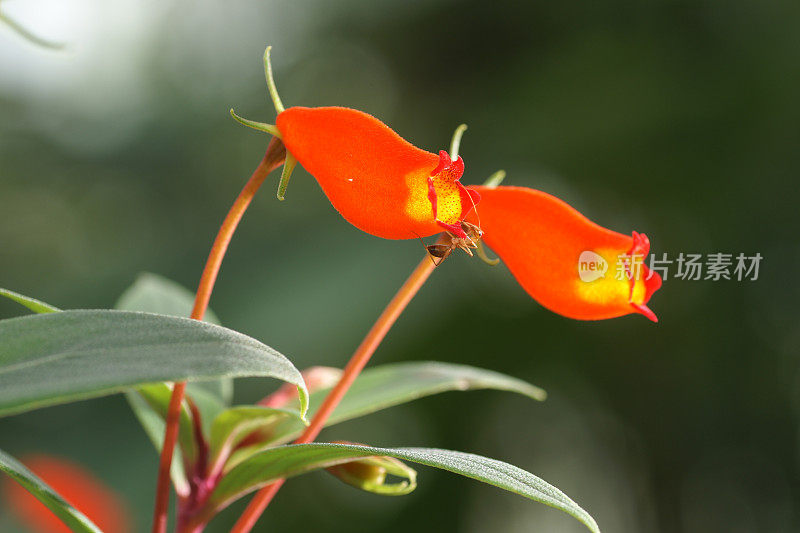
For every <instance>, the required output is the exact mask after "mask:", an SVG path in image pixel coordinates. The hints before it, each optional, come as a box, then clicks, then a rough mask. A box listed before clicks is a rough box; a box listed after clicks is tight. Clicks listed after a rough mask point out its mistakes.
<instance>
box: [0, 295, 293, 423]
mask: <svg viewBox="0 0 800 533" xmlns="http://www.w3.org/2000/svg"><path fill="white" fill-rule="evenodd" d="M0 339H3V342H2V343H0V415H6V414H11V413H17V412H22V411H27V410H30V409H35V408H38V407H44V406H47V405H54V404H59V403H66V402H71V401H75V400H80V399H85V398H92V397H97V396H102V395H106V394H113V393H116V392H121V391H123V390H125V389H126V388H129V387H131V386H135V385H142V384H146V383H155V382H160V381H184V380H198V381H202V380H209V379H215V378H220V377H236V376H242V377H244V376H266V377H274V378H278V379H281V380H283V381H286V382H289V383H293V384H294V385H296V386H297V387H298V391H299V394H300V398H301V402H302V409H301V411H302V412H303V413H305V410H306V406H307V396H308V393H307V390H306V387H305V383H304V382H303V378H302V377H301V376H300V372H298V370H297V369H296V368H295V367H294V365H292V363H291V362H290V361H289V360H288V359H286V358H285V357H284V356H283V355H281V354H279V353H278V352H276V351H275V350H273V349H272V348H270V347H268V346H265V345H264V344H262V343H260V342H258V341H257V340H255V339H252V338H250V337H248V336H246V335H243V334H241V333H237V332H235V331H232V330H230V329H226V328H223V327H220V326H215V325H212V324H206V323H204V322H199V321H197V320H189V319H183V318H175V317H169V316H164V315H156V314H150V313H132V312H125V311H110V310H102V311H62V312H60V313H50V314H45V315H34V316H25V317H19V318H11V319H8V320H2V321H0Z"/></svg>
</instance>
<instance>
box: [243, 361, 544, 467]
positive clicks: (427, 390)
mask: <svg viewBox="0 0 800 533" xmlns="http://www.w3.org/2000/svg"><path fill="white" fill-rule="evenodd" d="M477 389H495V390H503V391H510V392H516V393H519V394H522V395H524V396H528V397H529V398H533V399H534V400H544V399H545V398H546V397H547V393H546V392H545V391H543V390H542V389H540V388H539V387H536V386H534V385H531V384H530V383H527V382H525V381H522V380H521V379H517V378H513V377H511V376H507V375H505V374H500V373H498V372H493V371H491V370H484V369H482V368H476V367H472V366H467V365H456V364H450V363H437V362H430V361H423V362H409V363H396V364H390V365H381V366H376V367H372V368H367V369H366V370H364V371H363V372H362V373H361V375H359V376H358V378H356V381H355V382H354V383H353V386H352V387H350V390H349V391H347V394H346V395H345V397H344V398H343V399H342V402H341V403H340V404H339V405H338V407H336V410H335V411H334V412H333V414H332V415H331V417H330V418H329V419H328V421H327V422H326V426H330V425H333V424H337V423H339V422H343V421H345V420H350V419H353V418H358V417H360V416H364V415H367V414H370V413H374V412H375V411H380V410H381V409H386V408H387V407H392V406H395V405H399V404H402V403H406V402H410V401H412V400H416V399H417V398H423V397H425V396H430V395H433V394H439V393H441V392H447V391H466V390H477ZM328 392H330V389H320V390H316V391H314V392H313V393H312V394H311V398H310V402H309V405H310V408H309V413H310V416H313V414H314V413H315V412H316V411H317V409H319V406H320V404H321V403H322V401H323V400H324V399H325V397H326V396H327V395H328ZM302 430H303V426H302V425H301V424H300V423H298V422H297V421H294V420H286V421H285V422H282V423H280V424H279V426H278V427H277V428H276V429H275V432H274V437H273V438H272V440H271V442H272V443H283V442H288V441H290V440H292V438H294V437H296V436H297V435H299V434H300V432H302ZM251 452H252V450H251ZM237 455H238V454H237Z"/></svg>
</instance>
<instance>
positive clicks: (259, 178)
mask: <svg viewBox="0 0 800 533" xmlns="http://www.w3.org/2000/svg"><path fill="white" fill-rule="evenodd" d="M285 157H286V149H285V148H284V146H283V143H281V141H280V140H279V139H277V138H274V137H273V138H272V140H271V141H270V143H269V146H267V152H266V153H265V154H264V158H263V159H262V160H261V163H259V164H258V167H256V169H255V171H254V172H253V175H252V176H250V179H249V180H248V181H247V184H246V185H245V186H244V188H243V189H242V192H240V193H239V196H238V197H237V198H236V201H235V202H233V205H232V206H231V209H230V211H228V215H227V216H226V217H225V220H224V221H223V222H222V227H220V229H219V232H218V233H217V238H216V239H215V240H214V245H213V246H212V247H211V253H209V255H208V260H207V261H206V266H205V268H204V269H203V275H202V276H201V277H200V284H199V286H198V288H197V294H196V296H195V300H194V308H193V309H192V314H191V318H193V319H195V320H202V319H203V315H204V314H205V312H206V308H207V307H208V301H209V299H210V298H211V291H212V290H213V289H214V282H215V281H216V280H217V274H218V273H219V267H220V265H221V264H222V258H223V257H224V256H225V251H226V250H227V249H228V244H229V243H230V242H231V237H233V233H234V232H235V231H236V226H238V225H239V221H240V220H241V219H242V216H243V215H244V212H245V211H246V210H247V207H248V206H249V205H250V201H251V200H252V199H253V196H254V195H255V193H256V191H258V188H259V187H260V186H261V184H262V183H263V182H264V179H266V177H267V175H268V174H269V173H270V172H272V171H273V170H274V169H276V168H278V167H279V166H280V165H281V163H283V160H284V158H285ZM185 392H186V382H185V381H181V382H178V383H175V387H174V388H173V389H172V396H171V398H170V401H169V408H168V410H167V425H166V429H165V431H164V446H163V447H162V448H161V461H160V464H159V469H158V485H157V486H156V504H155V509H154V511H153V528H152V531H153V533H165V532H166V530H167V512H168V510H169V483H170V477H169V470H170V466H171V464H172V454H173V451H174V449H175V442H176V441H177V439H178V421H179V418H180V417H179V415H180V407H181V402H183V397H184V394H185Z"/></svg>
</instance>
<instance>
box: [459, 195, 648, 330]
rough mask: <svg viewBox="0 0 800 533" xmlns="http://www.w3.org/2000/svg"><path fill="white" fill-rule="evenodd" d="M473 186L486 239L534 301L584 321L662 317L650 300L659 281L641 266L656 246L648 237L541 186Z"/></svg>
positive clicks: (475, 219)
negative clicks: (620, 228) (600, 219)
mask: <svg viewBox="0 0 800 533" xmlns="http://www.w3.org/2000/svg"><path fill="white" fill-rule="evenodd" d="M475 189H476V190H478V191H479V192H480V194H481V204H480V210H479V211H480V212H479V215H480V221H481V228H482V229H483V231H484V236H483V240H484V241H485V242H486V244H487V245H488V246H489V247H491V248H492V250H494V251H495V253H497V255H499V256H500V257H501V258H502V259H503V261H504V262H505V263H506V265H507V266H508V268H509V270H511V273H512V274H514V277H515V278H517V281H519V283H520V285H522V287H523V288H524V289H525V290H526V291H527V292H528V293H529V294H530V295H531V296H532V297H533V298H534V299H535V300H536V301H538V302H539V303H541V304H542V305H543V306H545V307H547V308H548V309H550V310H551V311H554V312H556V313H559V314H561V315H564V316H567V317H570V318H576V319H581V320H599V319H605V318H613V317H617V316H622V315H626V314H629V313H641V314H643V315H645V316H647V317H648V318H650V319H651V320H653V321H657V319H656V316H655V314H654V313H653V312H652V311H651V310H650V309H649V308H648V307H647V305H646V304H647V302H648V301H649V300H650V296H652V294H653V293H654V292H655V291H656V290H658V288H659V287H660V286H661V278H660V276H658V274H656V273H652V274H651V272H650V271H649V270H648V268H647V267H646V266H645V265H644V264H643V261H644V260H645V258H646V255H647V253H648V252H649V248H650V242H649V241H648V240H647V237H646V236H645V235H644V234H639V233H635V232H634V234H633V236H627V235H622V234H621V233H617V232H615V231H611V230H609V229H606V228H603V227H602V226H598V225H597V224H595V223H594V222H592V221H590V220H589V219H587V218H586V217H584V216H583V215H582V214H580V213H579V212H578V211H577V210H575V209H574V208H572V207H570V206H569V205H568V204H566V203H565V202H563V201H561V200H559V199H558V198H556V197H554V196H551V195H549V194H546V193H543V192H541V191H536V190H533V189H527V188H524V187H497V188H494V189H491V188H486V187H475ZM470 220H471V221H473V222H475V221H477V217H476V216H475V215H470ZM648 278H649V279H648Z"/></svg>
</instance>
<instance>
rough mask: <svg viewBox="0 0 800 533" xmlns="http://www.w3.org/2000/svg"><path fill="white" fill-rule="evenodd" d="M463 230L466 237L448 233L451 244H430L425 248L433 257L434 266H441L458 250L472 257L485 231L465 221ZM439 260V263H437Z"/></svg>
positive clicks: (462, 226)
mask: <svg viewBox="0 0 800 533" xmlns="http://www.w3.org/2000/svg"><path fill="white" fill-rule="evenodd" d="M461 229H462V230H464V233H465V234H466V237H457V236H456V235H453V234H452V233H450V232H449V231H448V232H446V233H447V236H448V237H449V238H450V242H449V243H436V244H429V245H427V246H426V247H425V249H426V250H428V253H429V254H430V255H431V261H433V264H434V265H436V266H439V265H441V264H442V262H444V260H445V259H447V258H448V257H449V256H450V254H451V253H453V250H455V249H456V248H460V249H462V250H464V251H465V252H467V253H468V254H469V255H470V257H472V250H473V249H475V248H477V247H478V242H479V241H480V240H481V237H483V230H481V228H480V227H478V226H476V225H475V224H471V223H470V222H466V221H464V220H462V221H461ZM437 259H438V260H439V261H436V260H437Z"/></svg>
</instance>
